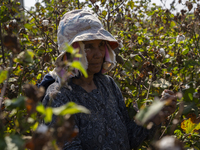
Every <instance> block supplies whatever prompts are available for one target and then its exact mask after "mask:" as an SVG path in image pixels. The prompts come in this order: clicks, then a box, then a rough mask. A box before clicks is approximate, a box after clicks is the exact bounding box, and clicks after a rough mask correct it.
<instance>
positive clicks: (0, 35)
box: [0, 20, 5, 64]
mask: <svg viewBox="0 0 200 150" xmlns="http://www.w3.org/2000/svg"><path fill="white" fill-rule="evenodd" d="M0 38H1V49H2V58H3V63H4V64H5V56H4V47H3V38H2V34H1V20H0Z"/></svg>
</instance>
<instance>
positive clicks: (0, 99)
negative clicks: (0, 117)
mask: <svg viewBox="0 0 200 150" xmlns="http://www.w3.org/2000/svg"><path fill="white" fill-rule="evenodd" d="M12 65H13V55H11V57H10V67H9V70H8V74H7V79H6V81H5V83H4V85H3V88H2V90H1V96H0V113H1V106H2V102H3V96H4V94H5V92H6V88H7V85H8V80H9V78H10V70H11V69H12Z"/></svg>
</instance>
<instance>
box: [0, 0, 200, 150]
mask: <svg viewBox="0 0 200 150" xmlns="http://www.w3.org/2000/svg"><path fill="white" fill-rule="evenodd" d="M197 1H198V0H197ZM197 1H196V0H193V1H192V2H191V1H187V2H186V3H185V4H183V2H182V1H181V0H179V1H174V3H172V4H171V8H170V9H165V8H163V7H161V6H157V5H156V4H153V5H150V3H149V0H141V1H133V0H124V1H123V0H115V1H114V0H109V1H106V0H90V1H89V0H86V1H84V2H83V1H81V2H80V1H79V0H76V1H73V0H55V1H48V0H43V4H44V5H42V4H41V3H39V2H37V3H36V4H35V7H32V8H31V9H30V10H26V9H25V8H22V7H20V3H19V2H14V1H9V0H4V1H2V0H1V4H2V5H1V6H0V8H1V9H0V31H1V34H0V37H1V45H0V47H1V52H0V55H1V59H0V90H1V97H0V107H1V112H0V132H1V133H0V147H1V148H2V149H4V148H6V147H7V148H10V147H9V146H11V147H12V146H13V147H18V148H19V149H25V148H30V149H39V148H40V149H42V148H44V149H45V148H50V147H54V149H55V147H57V148H59V147H62V145H63V141H62V140H60V143H56V142H55V140H56V139H57V140H59V139H62V138H65V139H67V140H70V139H71V138H72V137H74V136H75V135H76V133H77V131H76V130H72V128H71V127H72V126H73V119H72V117H71V114H73V113H77V112H85V113H87V112H88V111H87V110H86V109H84V108H83V107H81V106H78V105H76V104H74V103H69V104H67V105H65V106H64V107H62V108H59V110H57V113H58V112H60V113H58V115H60V119H59V120H58V122H57V124H56V127H55V128H52V129H48V128H46V127H45V126H41V125H40V123H41V121H42V120H45V122H50V121H51V117H52V114H53V113H55V112H56V110H54V109H53V108H44V107H43V106H42V104H41V102H40V101H41V99H42V96H43V94H44V90H43V89H41V88H40V89H38V88H37V87H36V86H35V85H36V83H39V82H40V81H41V79H42V78H43V77H44V75H45V74H46V73H48V72H49V71H51V70H53V68H54V67H55V66H54V61H55V59H56V57H57V56H58V53H59V52H58V49H57V39H56V34H57V27H58V24H59V21H60V18H61V17H62V15H63V14H64V13H65V12H67V11H70V10H73V9H80V8H84V9H89V10H92V11H93V12H94V14H95V15H97V16H98V17H99V19H100V20H101V21H102V23H103V25H104V27H105V28H106V29H107V30H108V31H110V32H111V33H112V34H113V35H114V36H115V37H116V39H117V40H118V41H119V43H121V45H120V47H119V48H117V49H115V53H116V59H117V66H116V67H115V68H114V69H113V70H112V71H111V72H109V73H108V74H109V75H110V76H112V77H113V78H114V80H115V82H116V83H117V84H118V86H119V87H120V89H121V91H122V94H123V96H124V99H125V103H126V106H127V109H128V111H129V114H130V117H134V116H135V115H136V114H137V112H138V110H139V109H141V110H140V112H141V111H144V109H143V108H144V107H146V106H148V105H151V104H152V103H153V101H154V99H155V98H156V97H159V96H160V95H161V93H162V91H163V90H164V89H170V90H173V91H174V92H175V93H176V94H177V96H178V98H179V99H178V104H177V110H176V112H175V113H174V114H172V115H171V116H170V117H168V118H167V119H166V122H165V123H163V124H162V130H161V134H160V135H161V136H160V138H162V137H164V136H165V137H167V135H174V137H175V138H176V140H177V139H178V140H179V142H180V143H179V144H178V146H180V147H181V146H182V145H181V143H182V144H183V146H182V147H184V148H186V149H187V148H196V149H198V147H200V142H199V139H200V136H199V129H200V123H199V122H200V119H199V111H200V110H199V106H200V101H199V100H200V88H199V87H200V61H199V60H200V48H199V46H200V43H199V40H200V37H199V32H200V31H199V27H200V5H199V4H197V5H195V4H196V3H198V2H197ZM177 3H180V4H182V5H184V6H185V7H184V8H185V9H182V10H181V11H180V12H177V13H174V11H173V10H174V9H175V6H176V4H177ZM74 53H75V52H74ZM71 63H72V62H71ZM77 65H78V66H77ZM73 67H76V68H82V67H81V64H76V65H73ZM155 107H156V105H155ZM70 109H71V110H72V113H69V112H70V111H67V110H70ZM63 111H64V112H65V113H63ZM66 114H67V115H66ZM149 117H150V116H149ZM64 122H69V124H70V126H65V123H64ZM58 128H59V130H57V129H58ZM64 130H65V131H66V132H67V133H66V134H65V137H62V136H64V135H63V134H59V132H61V131H64ZM52 135H53V136H52ZM39 139H44V140H42V141H41V140H39ZM165 140H167V138H165ZM176 140H174V142H175V141H176ZM159 142H161V141H157V139H154V142H153V143H152V142H151V143H143V144H142V145H141V147H140V149H147V148H153V147H154V148H158V149H159ZM38 147H39V148H38Z"/></svg>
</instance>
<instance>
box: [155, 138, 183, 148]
mask: <svg viewBox="0 0 200 150" xmlns="http://www.w3.org/2000/svg"><path fill="white" fill-rule="evenodd" d="M157 148H158V149H159V150H169V149H170V150H181V149H182V145H181V143H180V142H178V141H177V140H176V138H174V137H172V136H165V137H163V138H162V139H161V140H160V141H158V142H157Z"/></svg>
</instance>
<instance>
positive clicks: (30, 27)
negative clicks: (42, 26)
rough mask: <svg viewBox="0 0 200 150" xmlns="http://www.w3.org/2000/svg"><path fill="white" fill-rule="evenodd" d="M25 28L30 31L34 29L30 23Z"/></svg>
mask: <svg viewBox="0 0 200 150" xmlns="http://www.w3.org/2000/svg"><path fill="white" fill-rule="evenodd" d="M24 27H25V28H27V29H28V30H31V29H32V28H33V25H32V24H30V23H27V24H25V25H24Z"/></svg>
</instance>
